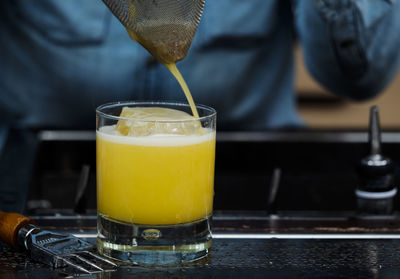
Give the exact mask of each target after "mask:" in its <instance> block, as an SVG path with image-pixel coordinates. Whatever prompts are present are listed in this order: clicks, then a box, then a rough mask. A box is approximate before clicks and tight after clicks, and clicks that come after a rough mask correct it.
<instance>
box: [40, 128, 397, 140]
mask: <svg viewBox="0 0 400 279" xmlns="http://www.w3.org/2000/svg"><path fill="white" fill-rule="evenodd" d="M38 137H39V140H40V141H41V142H52V141H54V142H57V141H95V140H96V132H95V131H87V130H85V131H76V130H70V131H69V130H63V131H56V130H43V131H41V132H39V134H38ZM381 138H382V143H400V132H388V131H387V132H382V133H381ZM217 141H224V142H276V141H279V142H294V143H295V142H299V143H302V142H317V143H367V142H368V132H364V131H337V132H334V131H312V130H311V131H295V132H281V131H265V132H243V131H242V132H217Z"/></svg>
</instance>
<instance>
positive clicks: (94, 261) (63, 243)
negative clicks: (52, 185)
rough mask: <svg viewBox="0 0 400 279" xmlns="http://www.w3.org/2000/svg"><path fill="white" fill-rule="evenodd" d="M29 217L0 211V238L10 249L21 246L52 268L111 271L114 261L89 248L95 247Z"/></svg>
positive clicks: (93, 271) (85, 271)
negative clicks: (38, 223) (37, 224)
mask: <svg viewBox="0 0 400 279" xmlns="http://www.w3.org/2000/svg"><path fill="white" fill-rule="evenodd" d="M33 223H34V222H33V220H32V219H30V218H28V217H25V216H23V215H21V214H17V213H5V212H2V211H0V240H1V241H3V242H5V243H7V244H9V245H11V246H12V247H14V248H23V249H25V250H27V251H28V252H29V253H30V256H31V258H32V259H34V260H36V261H39V262H42V263H44V264H47V265H50V266H52V267H54V268H61V267H71V268H73V269H75V270H79V271H80V272H81V273H87V274H94V273H98V272H103V271H112V270H115V268H116V267H117V264H115V263H113V262H111V261H109V260H108V259H105V258H103V257H101V256H99V255H97V254H95V253H93V252H91V251H90V250H92V249H93V248H94V247H95V246H94V245H93V244H92V243H90V242H87V241H85V240H82V239H80V238H77V237H75V236H73V235H64V234H58V233H54V232H51V231H47V230H42V229H40V228H38V227H37V226H35V225H33Z"/></svg>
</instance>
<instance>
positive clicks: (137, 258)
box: [97, 213, 211, 266]
mask: <svg viewBox="0 0 400 279" xmlns="http://www.w3.org/2000/svg"><path fill="white" fill-rule="evenodd" d="M97 232H98V236H97V249H98V251H99V253H100V254H101V255H104V256H106V257H109V258H112V259H114V260H117V261H121V262H125V263H129V264H137V265H143V266H166V265H167V266H171V265H179V264H182V263H187V262H192V261H195V260H198V259H201V258H203V257H205V256H206V255H207V254H208V250H209V248H210V247H211V229H210V218H209V217H207V218H204V219H202V220H199V221H196V222H192V223H185V224H178V225H163V226H152V225H141V224H129V223H123V222H120V221H116V220H113V219H110V218H108V217H106V216H104V215H101V214H100V213H99V214H98V217H97Z"/></svg>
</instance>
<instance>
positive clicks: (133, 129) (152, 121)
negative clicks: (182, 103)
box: [116, 107, 202, 136]
mask: <svg viewBox="0 0 400 279" xmlns="http://www.w3.org/2000/svg"><path fill="white" fill-rule="evenodd" d="M120 117H123V118H127V119H126V120H119V121H118V123H117V125H116V130H117V131H119V132H120V133H121V134H122V135H125V136H150V135H156V134H173V135H196V134H200V133H201V132H202V130H201V124H200V122H199V121H197V120H194V119H195V118H194V117H193V116H191V115H190V114H188V113H186V112H183V111H180V110H175V109H168V108H161V107H134V108H130V107H123V108H122V111H121V114H120ZM131 119H132V120H131ZM177 120H180V121H179V122H178V121H177Z"/></svg>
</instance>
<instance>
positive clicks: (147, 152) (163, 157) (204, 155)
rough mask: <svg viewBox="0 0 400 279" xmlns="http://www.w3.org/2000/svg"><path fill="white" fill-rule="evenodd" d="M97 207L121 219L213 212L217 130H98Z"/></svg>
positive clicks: (146, 220)
mask: <svg viewBox="0 0 400 279" xmlns="http://www.w3.org/2000/svg"><path fill="white" fill-rule="evenodd" d="M96 144H97V206H98V211H99V213H101V214H103V215H105V216H107V217H108V218H112V219H115V220H117V221H122V222H128V223H136V224H150V225H168V224H180V223H188V222H193V221H196V220H200V219H203V218H205V217H207V216H209V215H211V213H212V203H213V195H214V191H213V186H214V158H215V131H213V130H211V129H207V128H203V129H202V133H201V134H195V135H181V134H180V135H176V134H154V135H150V136H124V135H122V134H121V133H120V132H119V131H118V130H116V129H115V126H104V127H102V128H100V129H99V130H98V131H97V140H96Z"/></svg>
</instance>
